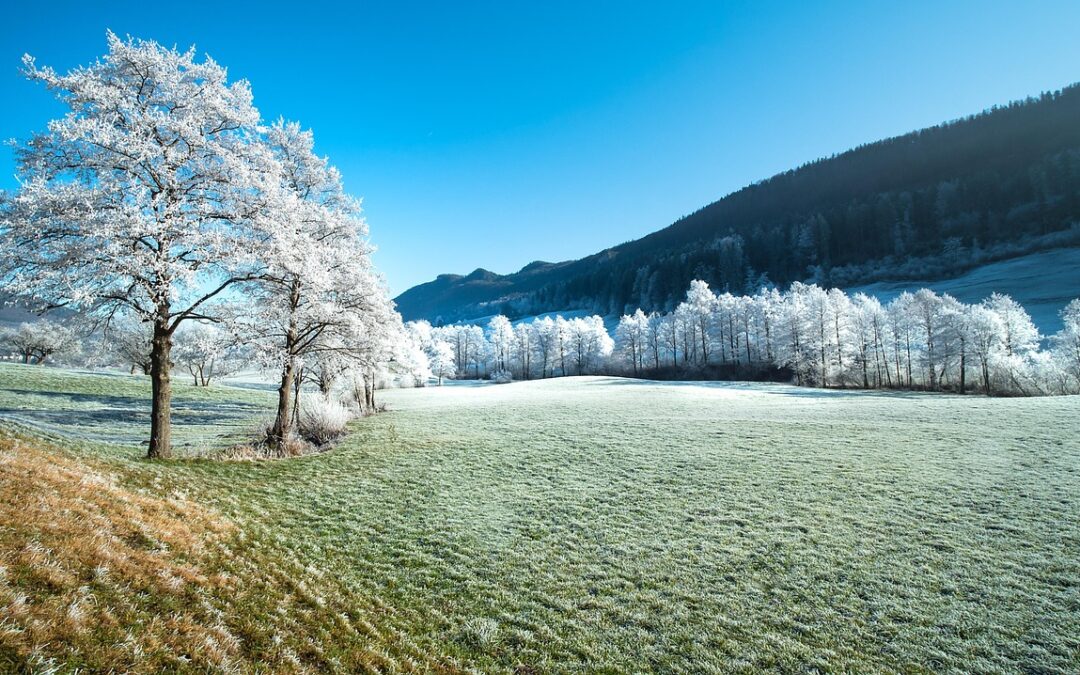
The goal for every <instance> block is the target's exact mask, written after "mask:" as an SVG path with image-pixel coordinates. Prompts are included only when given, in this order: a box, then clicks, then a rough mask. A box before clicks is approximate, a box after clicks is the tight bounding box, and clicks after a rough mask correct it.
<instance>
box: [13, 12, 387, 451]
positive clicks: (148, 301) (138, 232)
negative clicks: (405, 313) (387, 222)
mask: <svg viewBox="0 0 1080 675" xmlns="http://www.w3.org/2000/svg"><path fill="white" fill-rule="evenodd" d="M24 65H25V72H26V74H27V76H28V77H29V78H30V79H31V80H33V81H36V82H40V83H42V84H44V85H45V86H46V87H47V88H48V89H50V90H51V91H53V92H55V93H56V95H57V97H58V98H59V99H60V101H61V102H62V103H64V104H65V105H66V107H67V109H68V111H67V113H66V114H65V115H64V117H62V118H61V119H58V120H53V121H52V122H50V123H49V125H48V130H47V131H45V132H42V133H40V134H37V135H35V136H34V137H32V138H31V139H30V140H29V141H28V142H27V143H25V144H24V145H23V146H22V147H20V148H19V149H18V151H17V162H18V172H19V181H20V188H19V190H18V192H17V193H16V194H15V195H13V196H12V197H10V198H8V199H7V200H6V201H5V204H4V207H3V214H2V221H0V245H2V248H3V251H4V252H5V258H4V261H3V265H4V269H3V270H0V273H3V274H4V275H5V278H6V279H9V280H10V284H9V286H8V287H7V288H6V289H5V290H7V291H10V292H13V293H14V294H16V295H17V296H19V298H20V300H22V301H24V302H27V303H28V304H30V305H32V306H33V307H34V308H36V309H38V310H42V311H44V310H48V309H51V308H56V307H66V308H69V309H72V310H75V311H79V312H82V313H83V314H85V315H86V316H88V317H90V318H93V319H96V320H97V321H98V322H99V323H101V324H103V325H104V326H105V327H106V330H107V327H108V326H109V324H111V323H112V320H113V319H114V318H115V319H118V320H119V322H120V323H121V324H123V325H129V326H134V325H139V326H146V331H145V333H143V332H142V331H141V330H139V331H135V332H134V333H132V337H133V338H136V337H137V338H138V339H133V340H131V341H129V342H130V343H131V345H130V346H133V347H136V348H137V345H138V344H140V341H141V339H142V337H143V335H145V336H146V338H147V340H148V342H149V355H148V359H147V361H146V363H147V365H148V368H149V372H150V375H151V379H152V391H153V402H152V422H151V431H150V443H149V453H148V454H149V456H150V457H164V456H168V455H169V454H170V447H171V444H170V399H171V372H170V370H171V361H172V360H173V358H174V357H173V355H172V350H173V342H174V337H175V335H176V333H177V331H178V330H179V329H180V327H181V326H182V325H184V324H185V323H186V322H191V321H199V322H204V323H206V322H209V323H215V322H220V321H221V320H223V319H225V318H229V319H230V322H231V323H232V325H233V329H234V330H235V326H245V327H247V328H249V329H250V330H251V331H252V333H253V335H250V336H245V335H240V337H241V339H244V340H248V339H250V340H252V341H254V342H255V343H256V345H257V346H258V347H259V349H260V350H261V355H262V356H263V357H264V360H269V361H273V362H274V364H275V366H276V367H277V368H280V369H281V373H282V382H283V387H282V389H283V391H284V390H286V389H289V388H290V387H289V386H288V385H289V384H290V383H291V382H292V380H293V378H294V372H295V369H296V368H297V367H298V364H300V363H301V361H302V360H303V359H304V358H306V357H308V355H311V354H315V353H320V352H325V351H336V352H342V353H350V354H355V355H357V356H358V358H360V359H361V360H362V359H370V358H372V356H371V355H372V354H373V353H375V352H378V353H379V354H380V355H382V354H385V353H386V351H387V349H386V348H385V345H382V344H381V342H380V340H381V341H385V340H387V339H388V338H387V336H386V335H385V334H384V333H385V332H386V330H387V329H386V327H385V325H386V324H383V325H380V324H379V323H378V322H379V321H381V320H383V319H385V318H386V317H388V316H391V315H393V309H392V307H391V305H390V303H389V301H388V300H387V299H386V297H385V292H384V290H383V289H382V287H381V284H380V283H378V281H377V277H376V276H375V274H374V271H373V270H372V269H371V264H370V257H369V248H368V247H367V245H366V244H365V243H364V239H363V238H364V235H365V234H366V231H365V229H364V227H363V223H362V221H360V220H359V217H358V205H357V204H356V203H355V202H354V201H353V200H352V199H351V198H349V197H348V196H347V195H345V194H344V192H343V191H342V190H341V181H340V176H339V175H338V174H337V172H336V171H335V170H334V169H333V168H332V167H329V166H328V164H327V162H326V160H324V159H322V158H319V157H317V156H315V155H314V153H313V152H312V148H311V145H312V143H311V135H310V134H309V133H306V132H302V131H301V130H300V129H299V127H298V126H297V125H295V124H285V123H281V122H279V123H278V124H275V125H273V126H272V127H271V128H269V129H267V128H265V127H263V126H261V124H260V117H259V113H258V111H257V110H256V109H255V108H254V107H253V106H252V95H251V89H250V87H249V86H248V83H247V82H245V81H238V82H232V83H230V82H228V80H227V78H226V71H225V69H224V68H223V67H221V66H219V65H218V64H217V63H215V62H214V61H213V60H211V59H210V58H204V59H202V60H198V59H196V56H195V52H194V50H189V51H186V52H179V51H177V50H175V49H167V48H164V47H162V46H160V45H158V44H156V43H154V42H149V41H141V40H134V39H127V40H121V39H120V38H118V37H116V36H115V35H113V34H112V33H109V34H108V53H107V54H106V55H105V56H104V57H103V58H102V59H100V60H99V61H97V62H95V63H93V64H92V65H89V66H85V67H80V68H76V69H74V70H72V71H70V72H68V73H66V74H61V73H57V72H56V71H54V70H53V69H51V68H48V67H39V66H38V65H37V64H36V63H35V62H34V60H33V58H31V57H29V56H27V57H25V58H24ZM249 292H254V293H255V296H256V298H257V302H256V303H255V308H256V311H255V315H254V316H246V317H245V316H241V315H238V314H237V312H235V311H231V312H226V311H224V306H225V304H226V303H225V301H227V300H230V299H232V300H235V299H236V298H237V297H238V296H240V295H241V294H242V293H249ZM235 306H236V305H235V304H234V309H235ZM226 314H228V315H229V316H226ZM241 314H242V313H241ZM374 317H379V318H374ZM397 323H398V325H400V321H398V322H397ZM389 325H393V322H392V321H390V322H389ZM128 332H131V331H128ZM376 345H378V346H376ZM185 359H187V357H185ZM130 361H131V362H132V363H136V364H138V365H139V367H142V362H141V361H140V360H138V359H137V357H133V358H130ZM206 365H208V362H207V364H206ZM195 370H196V372H198V370H199V366H198V365H196V366H195ZM204 374H205V373H204ZM193 376H194V377H196V378H199V379H202V378H203V377H204V375H198V374H196V375H193ZM284 403H285V404H286V405H285V407H288V405H287V404H288V403H289V400H288V398H286V400H285V401H284ZM280 407H281V406H279V408H280ZM287 424H288V423H287V421H285V420H282V423H281V424H280V425H279V427H280V428H278V429H277V432H278V433H285V432H287V428H286V427H287Z"/></svg>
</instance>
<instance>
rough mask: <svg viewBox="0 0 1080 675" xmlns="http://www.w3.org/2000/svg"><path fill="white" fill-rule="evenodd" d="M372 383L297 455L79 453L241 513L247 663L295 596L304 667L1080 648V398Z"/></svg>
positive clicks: (1034, 661) (1059, 661) (918, 663)
mask: <svg viewBox="0 0 1080 675" xmlns="http://www.w3.org/2000/svg"><path fill="white" fill-rule="evenodd" d="M5 378H6V379H5ZM10 378H11V371H5V370H0V396H3V395H4V392H3V391H2V390H4V389H10V388H11V387H10V386H8V385H10ZM58 386H60V387H61V388H63V386H64V385H63V384H62V383H60V384H58ZM222 391H227V390H222ZM181 398H183V394H182V395H181ZM384 399H385V400H387V401H389V402H390V403H391V406H392V407H393V409H394V412H391V413H389V414H386V415H381V416H378V417H376V418H372V419H369V420H365V421H361V422H359V423H357V425H356V433H355V434H354V435H353V436H352V437H351V438H350V439H349V440H348V441H347V442H346V443H344V444H343V445H342V446H341V447H339V448H337V449H336V450H335V451H334V452H332V453H329V454H326V455H322V456H316V457H309V458H304V459H301V460H294V461H286V462H273V463H227V464H221V463H211V462H201V461H200V462H182V463H179V462H178V463H167V464H149V463H146V462H143V461H141V460H138V459H135V458H136V456H137V455H138V454H139V451H138V450H137V449H134V448H131V449H118V448H117V447H115V446H102V445H98V446H86V447H82V448H78V449H74V450H69V451H68V452H74V453H76V454H77V455H80V456H84V455H87V454H93V455H94V457H95V459H94V461H96V462H105V463H107V464H108V466H109V467H111V470H114V471H118V472H121V473H122V474H123V476H124V482H125V484H128V485H131V486H136V487H147V488H149V489H151V490H152V493H153V494H174V493H183V494H185V495H187V496H188V498H190V499H192V500H194V501H196V502H199V503H200V504H202V505H204V506H205V507H207V508H209V509H211V510H212V512H213V514H214V517H215V518H219V519H221V520H222V521H223V522H227V523H233V524H236V525H238V526H239V527H238V530H239V531H240V532H241V533H243V540H242V541H240V540H237V541H233V542H232V543H229V544H228V545H227V549H228V551H229V556H227V557H226V559H225V560H224V561H222V562H219V563H218V564H227V565H228V566H229V567H230V568H231V569H232V570H233V572H232V574H234V575H235V577H236V578H237V579H238V580H239V581H238V583H240V584H241V585H244V587H245V588H249V589H254V588H256V587H258V588H259V591H258V593H254V592H251V591H250V590H249V592H248V594H247V595H238V596H237V597H236V599H235V600H232V601H231V602H230V604H229V606H228V607H227V608H226V609H225V610H223V612H224V614H223V616H224V618H223V623H224V624H225V625H226V626H233V627H237V628H230V630H231V631H233V632H232V633H231V634H236V635H239V636H240V638H239V639H240V642H241V644H246V645H247V646H246V647H243V648H238V650H239V651H238V653H237V655H236V656H235V658H237V659H242V658H248V659H252V658H255V657H254V656H253V655H255V654H258V653H259V648H260V647H263V648H267V649H270V648H271V647H272V646H273V642H272V641H269V639H268V638H267V635H268V631H270V630H274V629H276V630H282V628H283V622H284V621H286V618H285V617H289V618H288V621H291V623H290V624H289V628H288V630H286V631H285V632H284V634H286V635H288V636H290V639H292V642H291V643H290V645H289V647H290V650H291V651H289V652H288V653H289V654H292V655H293V656H295V658H297V660H298V662H299V663H300V664H301V665H302V666H309V667H313V668H314V667H326V666H328V665H329V666H333V665H340V666H342V667H347V668H352V667H358V666H360V665H379V664H380V663H381V665H382V666H397V667H402V668H406V669H407V668H410V667H418V668H426V667H445V668H450V669H453V668H455V667H458V666H464V667H479V668H481V669H492V668H500V669H501V668H512V667H515V666H520V665H524V666H532V667H535V668H537V669H538V670H543V671H547V670H555V669H559V670H562V669H566V668H571V667H583V666H588V667H590V668H593V669H604V668H608V669H615V670H635V669H642V668H648V667H652V668H664V669H677V670H686V671H708V670H728V669H732V668H738V667H756V668H765V667H774V668H775V667H785V668H796V667H800V666H818V667H822V668H848V669H858V670H866V669H879V668H887V669H895V668H915V669H920V668H930V669H935V670H939V669H950V668H951V669H960V670H970V669H981V670H986V669H1016V668H1024V667H1026V668H1046V669H1049V670H1060V671H1075V670H1076V669H1077V668H1080V641H1078V638H1077V637H1076V636H1077V635H1080V560H1078V556H1077V554H1076V551H1077V550H1080V502H1078V501H1077V495H1078V494H1080V468H1078V467H1080V442H1078V441H1077V439H1078V438H1080V415H1077V413H1078V412H1080V401H1078V399H1077V398H1075V397H1074V398H1054V399H1024V400H1020V399H1013V400H1005V399H1000V400H988V399H982V398H974V397H972V398H958V397H945V396H926V395H891V394H874V393H854V392H853V393H844V392H816V391H812V390H798V389H793V388H789V387H781V386H739V385H726V386H701V385H677V384H676V385H654V384H645V383H639V382H632V381H626V380H604V379H598V378H575V379H572V380H560V381H547V382H538V383H518V384H513V385H505V386H501V387H444V388H442V389H428V390H410V391H397V392H387V393H386V394H385V396H384ZM0 400H3V399H0ZM257 584H260V585H258V586H256V585H257ZM297 587H299V588H303V589H305V590H304V591H303V592H302V593H301V592H298V591H296V590H295V589H296V588H297ZM298 597H299V598H304V597H306V598H307V599H306V600H297V598H298ZM278 606H280V607H281V608H282V611H277V610H276V607H278ZM339 614H340V615H341V616H342V617H343V618H336V617H338V615H339ZM245 617H246V618H245ZM274 622H277V624H276V625H275V623H274ZM338 623H340V624H341V625H340V626H339V625H338ZM240 626H246V629H241V628H238V627H240ZM343 626H344V627H343ZM249 634H250V636H251V637H249ZM249 640H250V644H247V643H248V641H249ZM301 645H307V647H308V649H307V650H306V651H304V650H301V649H300V646H301ZM361 651H363V653H364V657H363V658H362V659H360V658H358V657H356V656H355V654H356V653H358V652H361ZM283 653H285V652H283V651H282V650H280V649H279V650H278V651H273V650H271V651H270V652H269V655H268V656H266V657H265V658H264V662H265V663H266V664H269V665H274V666H275V667H280V666H282V664H284V663H286V661H285V660H283V659H284V658H285V657H284V656H283V655H282V654H283ZM297 654H298V655H297ZM245 655H247V656H246V657H245ZM375 659H382V661H381V662H379V661H376V660H375ZM249 662H250V661H249Z"/></svg>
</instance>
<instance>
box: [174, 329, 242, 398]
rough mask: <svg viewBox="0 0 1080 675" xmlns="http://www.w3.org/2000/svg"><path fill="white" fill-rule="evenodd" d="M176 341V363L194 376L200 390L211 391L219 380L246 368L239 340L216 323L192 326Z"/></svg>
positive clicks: (177, 337)
mask: <svg viewBox="0 0 1080 675" xmlns="http://www.w3.org/2000/svg"><path fill="white" fill-rule="evenodd" d="M174 337H175V341H176V344H175V346H174V347H173V352H172V354H173V360H174V363H175V364H176V365H177V366H179V367H180V368H183V369H184V370H186V371H187V372H188V373H189V374H190V375H191V377H192V380H193V382H194V384H195V386H197V387H208V386H210V383H211V381H213V379H214V378H215V377H219V378H220V377H226V376H228V375H232V374H233V373H236V372H237V371H239V370H240V369H242V368H243V367H244V365H245V358H244V355H243V353H242V350H241V348H240V345H239V344H238V341H237V338H236V336H234V335H233V334H232V333H230V332H229V331H227V330H224V329H223V328H221V327H220V326H218V325H215V324H213V323H209V322H203V321H191V322H188V323H186V324H184V325H183V326H182V327H181V328H180V329H179V330H178V331H176V335H175V336H174Z"/></svg>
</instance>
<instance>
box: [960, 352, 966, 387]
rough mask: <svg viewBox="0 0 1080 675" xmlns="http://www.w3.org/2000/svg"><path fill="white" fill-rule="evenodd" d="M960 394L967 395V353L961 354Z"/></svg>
mask: <svg viewBox="0 0 1080 675" xmlns="http://www.w3.org/2000/svg"><path fill="white" fill-rule="evenodd" d="M960 393H961V394H966V393H967V353H966V352H963V351H962V352H960Z"/></svg>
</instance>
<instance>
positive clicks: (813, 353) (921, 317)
mask: <svg viewBox="0 0 1080 675" xmlns="http://www.w3.org/2000/svg"><path fill="white" fill-rule="evenodd" d="M1061 316H1062V320H1063V323H1064V328H1063V329H1062V330H1061V331H1060V332H1059V333H1058V334H1056V335H1054V336H1052V337H1051V338H1050V339H1049V345H1050V349H1048V350H1043V349H1041V343H1042V336H1040V335H1039V332H1038V330H1037V329H1036V328H1035V325H1034V324H1033V323H1032V320H1031V317H1030V316H1029V315H1028V313H1027V312H1026V311H1025V310H1024V308H1023V307H1021V306H1020V305H1019V304H1018V303H1017V302H1016V301H1014V300H1013V299H1012V298H1010V297H1008V296H1006V295H1001V294H997V293H995V294H993V295H992V296H990V297H989V298H987V299H986V300H985V301H983V302H981V303H978V304H964V303H961V302H959V301H958V300H956V299H955V298H953V297H951V296H949V295H947V294H944V295H938V294H937V293H934V292H933V291H931V290H928V289H922V290H919V291H916V292H914V293H907V292H905V293H902V294H900V295H899V296H898V297H897V298H895V299H894V300H893V301H891V302H889V303H888V304H884V305H883V304H882V303H881V302H880V301H879V300H878V299H877V298H875V297H872V296H868V295H865V294H862V293H857V294H855V295H854V296H849V295H848V294H846V293H844V292H843V291H841V290H839V289H831V290H826V289H823V288H820V287H818V286H816V285H808V284H802V283H795V284H792V286H791V288H790V289H789V290H788V291H787V292H785V293H781V292H779V291H777V290H776V289H771V288H770V289H763V290H760V291H759V292H758V293H756V294H755V295H752V296H735V295H731V294H729V293H723V294H719V295H717V294H714V293H713V292H712V291H711V290H710V289H709V287H708V285H707V284H706V283H704V282H702V281H694V282H692V283H691V286H690V289H689V291H688V292H687V295H686V300H685V301H684V302H682V303H681V304H680V305H679V306H678V307H677V308H676V309H675V311H673V312H671V313H669V314H663V315H660V314H653V315H648V316H647V315H645V314H644V313H642V312H640V311H638V312H636V313H634V314H632V315H628V316H624V317H623V318H622V320H621V321H620V323H619V327H618V329H617V330H616V335H617V338H618V345H619V349H618V352H617V354H618V356H619V357H620V358H621V360H622V362H623V363H625V364H626V365H627V366H628V368H629V369H630V370H631V371H632V372H635V373H642V372H645V371H647V370H648V369H649V368H650V367H651V368H653V369H658V368H660V367H662V366H664V365H666V366H670V367H673V368H676V369H678V368H682V369H683V370H688V369H703V368H706V367H711V366H722V367H723V366H727V367H728V368H729V369H731V370H733V371H734V372H741V373H744V374H745V375H746V376H748V377H753V376H754V375H755V374H760V373H761V372H763V371H765V370H768V369H773V370H775V369H786V370H788V371H790V372H791V375H792V378H793V379H794V380H795V382H796V383H797V384H800V385H810V386H819V387H862V388H904V389H929V390H950V391H957V392H959V393H966V392H968V391H970V390H972V389H978V390H980V391H983V392H984V393H988V394H990V393H1000V394H1021V395H1033V394H1056V393H1073V392H1076V391H1078V390H1080V301H1077V300H1074V301H1073V302H1072V303H1070V304H1069V305H1068V306H1067V307H1066V308H1065V309H1064V310H1062V313H1061Z"/></svg>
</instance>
